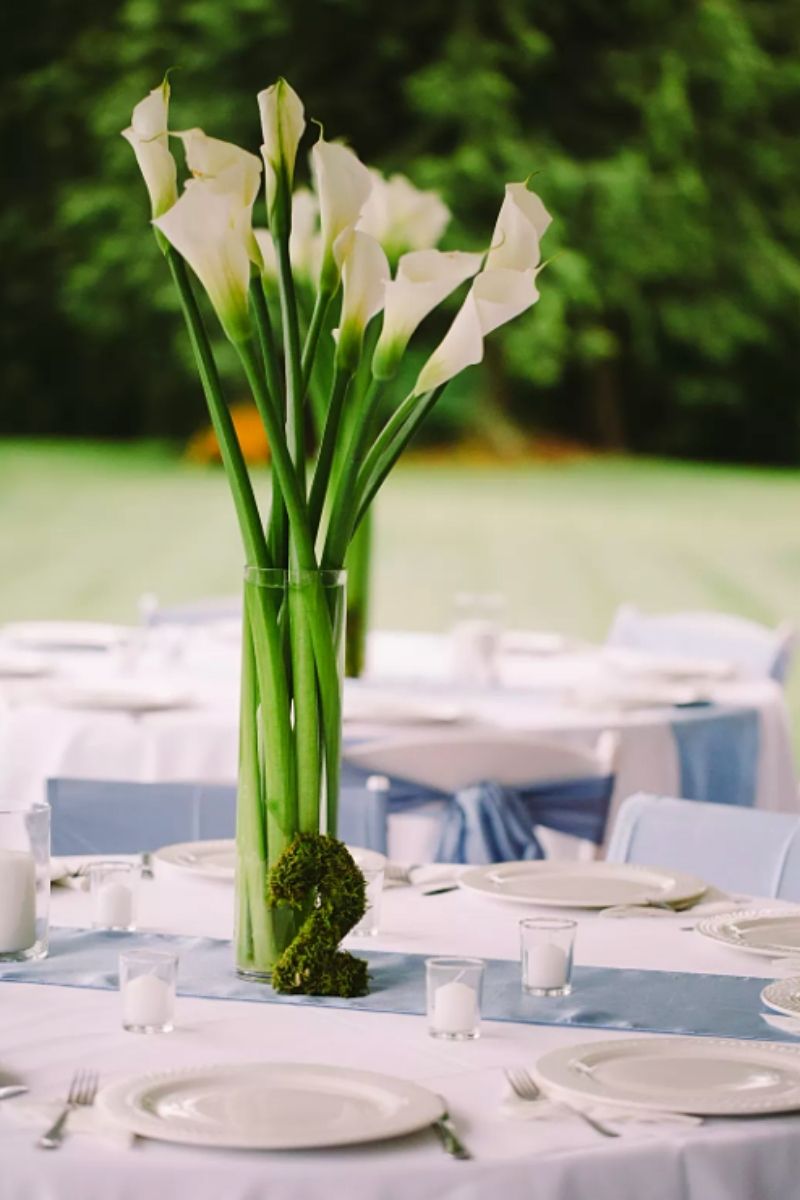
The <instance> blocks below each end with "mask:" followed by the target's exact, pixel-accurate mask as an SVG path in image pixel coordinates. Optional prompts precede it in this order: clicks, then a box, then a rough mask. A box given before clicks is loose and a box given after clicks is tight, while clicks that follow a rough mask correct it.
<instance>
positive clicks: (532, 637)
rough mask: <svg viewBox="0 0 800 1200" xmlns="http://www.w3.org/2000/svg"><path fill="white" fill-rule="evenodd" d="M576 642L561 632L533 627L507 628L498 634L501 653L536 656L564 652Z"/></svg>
mask: <svg viewBox="0 0 800 1200" xmlns="http://www.w3.org/2000/svg"><path fill="white" fill-rule="evenodd" d="M576 644H577V643H576V642H575V641H574V639H570V638H567V637H564V635H563V634H562V633H547V632H544V631H539V630H535V629H509V630H508V631H507V632H506V633H503V634H501V636H500V651H501V653H502V654H521V655H526V654H529V655H532V656H533V657H536V658H549V657H551V656H552V655H554V654H566V653H567V652H568V651H569V650H573V649H575V646H576Z"/></svg>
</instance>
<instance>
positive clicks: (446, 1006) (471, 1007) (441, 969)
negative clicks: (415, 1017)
mask: <svg viewBox="0 0 800 1200" xmlns="http://www.w3.org/2000/svg"><path fill="white" fill-rule="evenodd" d="M425 970H426V982H427V996H428V1032H429V1033H430V1035H431V1037H436V1038H446V1039H448V1040H449V1041H455V1042H464V1041H470V1040H471V1039H473V1038H476V1037H480V1023H481V994H482V991H483V976H484V972H485V970H486V964H485V963H484V961H483V959H482V958H427V959H426V960H425Z"/></svg>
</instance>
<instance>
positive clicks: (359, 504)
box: [351, 385, 446, 536]
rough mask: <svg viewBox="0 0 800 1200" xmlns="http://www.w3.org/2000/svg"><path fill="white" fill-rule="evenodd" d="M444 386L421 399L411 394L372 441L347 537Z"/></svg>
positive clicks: (361, 475) (425, 394)
mask: <svg viewBox="0 0 800 1200" xmlns="http://www.w3.org/2000/svg"><path fill="white" fill-rule="evenodd" d="M445 386H446V385H443V386H442V387H439V388H436V389H435V391H432V392H425V393H424V394H423V395H422V396H415V395H413V394H412V395H410V396H406V398H405V400H404V401H403V402H402V404H400V405H399V406H398V407H397V409H396V410H395V412H394V413H393V414H392V416H391V417H390V418H389V420H388V421H387V422H386V424H385V425H384V427H383V429H382V430H381V432H380V434H379V435H378V437H377V438H376V439H375V442H374V443H373V445H372V447H371V449H370V451H369V453H368V454H367V456H366V458H365V459H364V464H363V466H362V468H361V470H360V472H359V476H358V485H357V496H358V498H357V501H356V505H355V519H354V522H353V528H352V532H351V536H352V533H354V532H355V530H356V529H357V528H358V526H359V524H360V522H361V521H362V520H363V519H364V514H365V513H366V512H367V510H368V508H369V506H370V504H371V503H372V501H373V500H374V499H375V496H376V495H377V493H378V491H379V490H380V488H381V487H382V486H383V484H384V482H385V480H386V477H387V475H388V474H389V472H390V471H391V469H392V467H393V466H394V464H395V463H396V462H397V460H398V458H399V457H400V455H401V454H402V453H403V451H404V450H405V448H406V446H407V445H408V443H409V442H410V441H411V439H412V438H413V436H414V434H415V433H416V432H417V430H418V429H419V427H420V425H421V424H422V422H423V421H424V420H425V418H426V417H427V415H428V413H429V412H430V411H431V409H432V408H433V406H434V405H435V404H436V402H437V400H438V399H439V397H440V396H441V394H442V392H443V391H444V389H445Z"/></svg>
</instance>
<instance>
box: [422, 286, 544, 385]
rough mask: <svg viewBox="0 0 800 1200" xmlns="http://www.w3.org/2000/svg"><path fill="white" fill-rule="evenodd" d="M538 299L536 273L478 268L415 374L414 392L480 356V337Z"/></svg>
mask: <svg viewBox="0 0 800 1200" xmlns="http://www.w3.org/2000/svg"><path fill="white" fill-rule="evenodd" d="M538 299H539V292H538V290H537V288H536V272H535V271H533V270H530V271H514V270H511V269H510V268H508V267H497V268H496V269H494V270H491V271H489V270H487V271H482V272H481V274H480V275H479V276H478V277H477V279H476V280H475V282H474V283H473V285H472V287H471V288H470V290H469V295H468V296H467V298H466V300H465V301H464V303H463V304H462V306H461V308H460V309H459V311H458V313H457V314H456V317H455V320H454V321H453V324H452V325H451V326H450V329H449V330H448V332H447V333H446V334H445V336H444V338H443V339H442V341H441V342H440V344H439V345H438V346H437V348H436V349H435V350H434V352H433V354H432V355H431V357H430V358H429V359H428V361H427V362H426V364H425V366H424V367H423V368H422V370H421V371H420V373H419V377H418V379H417V382H416V384H415V386H414V394H415V395H417V396H421V395H422V394H423V393H424V392H430V391H433V389H434V388H437V387H441V385H442V384H443V383H447V381H448V380H449V379H452V378H453V376H455V375H458V374H459V373H460V372H461V371H463V370H464V369H465V367H469V366H473V365H474V364H475V363H479V362H480V361H481V360H482V358H483V342H484V338H485V337H486V336H487V335H488V334H490V333H491V332H492V330H493V329H497V328H498V327H499V326H500V325H505V324H506V322H507V321H511V320H513V319H514V317H517V316H519V314H520V313H522V312H525V309H526V308H530V307H531V305H532V304H535V303H536V301H537V300H538Z"/></svg>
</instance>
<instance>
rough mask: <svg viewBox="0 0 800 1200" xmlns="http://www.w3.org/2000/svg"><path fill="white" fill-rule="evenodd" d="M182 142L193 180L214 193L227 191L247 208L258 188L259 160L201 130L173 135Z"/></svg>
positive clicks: (245, 151)
mask: <svg viewBox="0 0 800 1200" xmlns="http://www.w3.org/2000/svg"><path fill="white" fill-rule="evenodd" d="M173 137H178V138H180V139H181V141H182V142H183V148H184V151H185V153H186V165H187V167H188V168H189V170H190V171H191V173H192V175H193V177H194V179H197V180H200V181H201V182H202V183H205V184H208V186H209V187H210V188H212V190H213V191H216V192H229V193H233V194H236V195H238V196H239V197H240V199H241V202H242V204H244V205H246V206H247V207H250V206H251V205H252V204H253V202H254V200H255V198H256V196H257V195H258V189H259V187H260V186H261V160H260V159H259V158H257V157H256V155H255V154H250V152H249V151H248V150H242V148H241V146H237V145H235V144H234V143H233V142H223V141H222V140H221V139H220V138H215V137H209V136H208V134H207V133H204V132H203V130H202V129H187V130H185V131H184V132H182V133H174V134H173Z"/></svg>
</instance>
